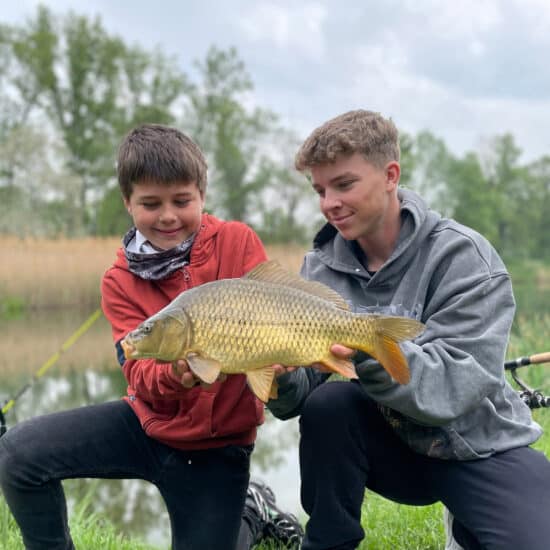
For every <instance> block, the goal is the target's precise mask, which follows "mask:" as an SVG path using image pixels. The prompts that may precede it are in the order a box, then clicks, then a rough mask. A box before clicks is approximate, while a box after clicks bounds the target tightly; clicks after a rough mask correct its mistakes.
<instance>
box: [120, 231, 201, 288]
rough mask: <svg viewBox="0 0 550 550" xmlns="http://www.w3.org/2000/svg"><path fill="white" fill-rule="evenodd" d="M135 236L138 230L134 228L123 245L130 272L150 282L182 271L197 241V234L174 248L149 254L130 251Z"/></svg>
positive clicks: (125, 238) (124, 239)
mask: <svg viewBox="0 0 550 550" xmlns="http://www.w3.org/2000/svg"><path fill="white" fill-rule="evenodd" d="M135 236H136V228H135V227H132V228H131V229H130V230H129V231H128V233H126V235H124V238H123V239H122V244H123V248H124V255H125V256H126V260H127V261H128V268H129V270H130V271H131V272H132V273H133V274H134V275H137V276H138V277H140V278H141V279H146V280H148V281H158V280H159V279H165V278H166V277H168V276H169V275H171V274H172V273H174V271H177V270H178V269H181V268H182V267H183V266H184V265H187V264H188V263H189V255H190V253H191V246H192V245H193V241H194V240H195V234H193V235H191V236H190V237H189V238H188V239H186V240H185V241H183V242H182V243H180V244H178V246H175V247H174V248H170V249H168V250H159V251H158V252H147V253H141V252H134V251H130V250H128V245H129V244H130V243H131V242H132V240H133V239H134V238H135Z"/></svg>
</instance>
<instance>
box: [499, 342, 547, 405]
mask: <svg viewBox="0 0 550 550" xmlns="http://www.w3.org/2000/svg"><path fill="white" fill-rule="evenodd" d="M549 361H550V352H546V353H539V354H537V355H531V356H530V357H519V358H518V359H513V360H512V361H506V363H504V368H505V369H506V370H509V371H510V375H511V376H512V378H513V380H514V382H515V383H516V384H517V385H518V386H519V387H520V388H521V391H520V392H519V396H520V397H521V399H522V400H523V402H524V403H525V404H526V405H527V406H528V407H529V408H530V409H540V408H543V407H550V396H548V395H544V394H543V393H542V392H541V391H540V390H538V389H534V388H531V387H529V386H528V385H527V384H526V383H525V382H524V381H523V380H521V379H520V377H519V376H518V373H517V369H518V368H519V367H525V366H527V365H533V364H536V363H547V362H549Z"/></svg>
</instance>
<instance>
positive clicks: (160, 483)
mask: <svg viewBox="0 0 550 550" xmlns="http://www.w3.org/2000/svg"><path fill="white" fill-rule="evenodd" d="M117 170H118V179H119V184H120V189H121V192H122V197H123V201H124V204H125V206H126V209H127V210H128V212H129V213H130V215H131V217H132V219H133V222H134V226H133V227H132V228H131V229H130V230H129V231H128V233H127V234H126V235H125V236H124V238H123V246H122V248H120V249H119V250H118V252H117V259H116V261H115V263H114V265H113V266H112V267H111V268H110V269H109V270H107V272H106V273H105V275H104V277H103V280H102V284H101V291H102V306H103V311H104V313H105V316H106V317H107V319H108V320H109V321H110V323H111V326H112V333H113V339H114V341H115V345H116V349H117V355H118V359H119V362H120V365H121V367H122V371H123V373H124V376H125V377H126V380H127V382H128V391H127V396H126V397H125V399H124V400H119V401H115V402H109V403H103V404H99V405H93V406H88V407H81V408H79V409H75V410H72V411H65V412H61V413H57V414H53V415H47V416H42V417H38V418H35V419H32V420H30V421H28V422H24V423H21V424H20V425H18V426H16V427H15V428H13V429H12V430H10V432H8V433H7V434H6V435H4V436H3V437H2V438H1V439H0V482H1V485H2V489H3V491H4V495H5V497H6V500H7V502H8V505H9V506H10V508H11V511H12V513H13V515H14V516H15V519H16V521H17V522H18V524H19V526H20V528H21V531H22V534H23V539H24V542H25V545H26V547H27V548H28V549H33V550H36V549H43V550H46V549H48V550H53V549H70V548H73V543H72V541H71V537H70V534H69V529H68V525H67V514H66V507H65V498H64V494H63V489H62V485H61V481H62V480H63V479H66V478H75V477H103V478H137V479H144V480H147V481H150V482H151V483H153V484H155V485H156V486H157V487H158V489H159V491H160V493H161V495H162V497H163V499H164V501H165V503H166V507H167V510H168V514H169V517H170V523H171V528H172V548H174V549H175V550H183V549H192V550H195V549H196V550H206V549H211V550H227V549H232V548H238V549H239V550H241V549H243V550H244V549H246V550H248V548H250V547H251V546H252V545H253V544H254V543H256V542H258V541H259V540H261V539H263V538H265V537H270V538H275V539H276V540H280V541H282V542H284V543H290V544H292V545H293V547H297V545H298V544H299V543H300V540H301V535H302V530H301V527H300V525H299V523H298V522H297V520H296V518H294V517H293V516H291V515H290V514H285V513H283V512H282V511H281V510H279V508H278V507H277V505H276V503H275V497H274V495H273V492H272V491H271V490H270V489H269V488H268V487H267V486H265V485H263V484H262V483H258V482H251V483H250V484H249V467H250V454H251V452H252V449H253V446H254V441H255V439H256V431H257V426H258V425H259V424H261V423H262V422H263V419H264V416H263V404H262V403H261V402H260V401H259V400H258V399H257V398H256V397H255V396H254V395H253V393H252V392H251V391H250V389H249V388H248V386H247V384H246V379H245V377H244V375H235V376H231V377H228V378H227V379H226V380H218V381H216V382H214V383H213V384H210V385H205V384H201V383H199V381H198V380H197V378H196V377H195V376H194V374H193V373H192V372H191V371H190V370H189V367H188V365H187V363H186V362H185V361H183V360H182V361H178V363H177V364H174V365H173V364H170V363H158V362H156V361H155V360H154V359H142V360H125V358H124V354H123V353H122V349H121V346H120V341H121V339H122V338H123V337H124V336H125V335H126V334H127V333H128V332H129V331H131V330H133V329H134V328H136V326H137V325H139V324H140V323H141V322H142V321H144V320H145V319H147V318H148V317H150V316H151V315H153V314H154V313H156V312H157V311H159V310H160V309H161V308H163V307H164V306H166V305H167V304H168V303H169V302H170V301H171V300H172V299H174V298H175V297H176V296H177V295H178V294H179V293H180V292H182V291H184V290H186V289H189V288H191V287H193V286H197V285H200V284H203V283H207V282H210V281H214V280H216V279H222V278H232V277H240V276H242V275H244V274H245V273H246V272H248V271H250V270H251V269H252V268H253V267H255V266H256V265H258V264H259V263H261V262H263V261H265V260H266V254H265V250H264V247H263V245H262V243H261V242H260V240H259V238H258V236H257V235H256V234H255V233H254V231H252V229H251V228H249V227H248V226H246V225H245V224H243V223H241V222H225V221H222V220H219V219H217V218H216V217H214V216H212V215H209V214H206V213H203V206H204V199H205V192H206V183H207V179H206V174H207V165H206V161H205V159H204V156H203V154H202V152H201V151H200V149H199V147H198V146H197V145H196V144H195V143H194V142H193V141H192V140H191V139H190V138H189V137H187V136H186V135H185V134H183V133H182V132H180V131H178V130H177V129H175V128H170V127H166V126H161V125H154V124H146V125H143V126H140V127H138V128H135V129H134V130H132V131H130V132H129V133H128V135H127V136H126V137H125V138H124V140H123V142H122V144H121V146H120V149H119V155H118V166H117Z"/></svg>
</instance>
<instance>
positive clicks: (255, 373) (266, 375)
mask: <svg viewBox="0 0 550 550" xmlns="http://www.w3.org/2000/svg"><path fill="white" fill-rule="evenodd" d="M274 376H275V369H274V368H273V367H272V366H269V367H264V368H261V369H256V370H250V371H248V372H247V373H246V380H247V381H248V385H249V386H250V389H251V390H252V393H254V395H255V396H256V397H258V398H259V399H260V400H262V401H263V402H264V403H267V400H268V399H269V397H270V396H271V395H273V394H272V392H271V391H272V390H271V387H272V384H273V377H274Z"/></svg>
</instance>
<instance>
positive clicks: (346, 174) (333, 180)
mask: <svg viewBox="0 0 550 550" xmlns="http://www.w3.org/2000/svg"><path fill="white" fill-rule="evenodd" d="M357 177H358V175H357V174H356V173H355V172H344V173H343V174H338V175H337V176H334V177H333V178H331V179H330V180H329V183H338V182H339V181H342V180H345V179H348V178H357ZM311 186H312V187H313V188H315V187H319V184H318V183H315V182H314V181H312V182H311Z"/></svg>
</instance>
